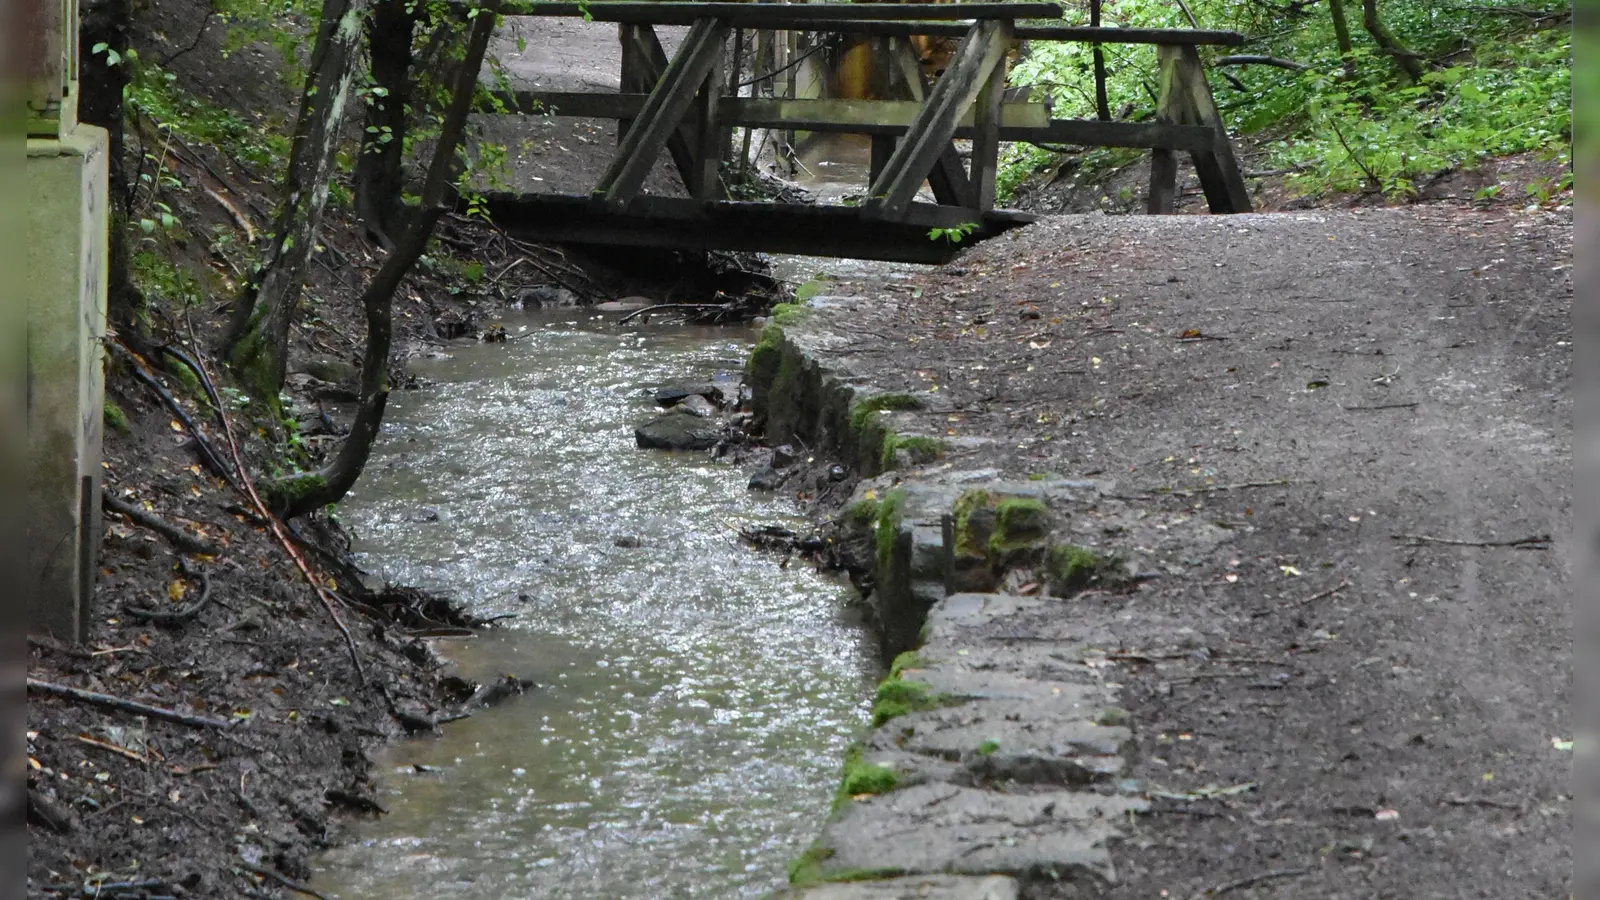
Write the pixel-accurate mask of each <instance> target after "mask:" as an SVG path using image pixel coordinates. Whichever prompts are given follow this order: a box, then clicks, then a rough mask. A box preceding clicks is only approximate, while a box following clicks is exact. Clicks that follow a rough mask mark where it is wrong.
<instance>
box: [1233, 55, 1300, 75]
mask: <svg viewBox="0 0 1600 900" xmlns="http://www.w3.org/2000/svg"><path fill="white" fill-rule="evenodd" d="M1211 64H1212V65H1213V66H1276V67H1277V68H1280V69H1289V70H1291V71H1294V72H1303V71H1305V70H1306V69H1309V68H1311V67H1310V66H1308V65H1306V64H1305V63H1303V62H1295V61H1294V60H1292V59H1283V58H1281V57H1277V56H1262V55H1258V54H1252V53H1243V54H1237V55H1234V56H1219V57H1217V58H1216V59H1214V60H1212V62H1211Z"/></svg>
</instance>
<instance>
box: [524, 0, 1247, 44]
mask: <svg viewBox="0 0 1600 900" xmlns="http://www.w3.org/2000/svg"><path fill="white" fill-rule="evenodd" d="M612 2H617V0H612ZM840 5H845V4H840ZM849 6H851V7H855V8H861V9H866V10H873V9H882V8H883V4H878V3H871V4H849ZM942 6H943V7H944V8H947V9H950V8H953V9H957V10H961V11H962V16H961V18H962V20H963V21H953V22H952V21H938V22H908V21H899V22H890V21H883V20H879V19H875V18H874V19H861V20H843V21H838V22H815V21H809V20H806V19H801V18H793V17H788V18H775V19H772V20H771V21H769V22H765V23H763V24H762V25H761V28H762V29H764V30H771V31H817V32H826V33H828V34H851V35H876V36H881V37H910V36H912V35H925V36H927V37H946V38H959V37H962V36H963V35H965V34H966V33H967V29H969V28H971V27H972V20H974V19H975V18H976V17H974V16H972V15H971V14H970V13H967V12H966V10H968V9H971V8H972V4H967V3H962V4H942ZM762 8H764V9H772V10H778V11H786V10H794V9H803V8H804V7H800V6H791V5H786V4H763V5H762ZM507 15H510V13H507ZM1018 18H1029V17H1024V16H1019V17H1018ZM747 27H748V26H747ZM1016 39H1017V40H1019V41H1041V42H1045V43H1083V44H1157V45H1166V44H1189V45H1197V46H1198V45H1206V46H1219V47H1238V46H1242V45H1243V44H1244V43H1245V36H1244V35H1243V34H1241V33H1239V32H1237V31H1205V30H1198V29H1189V28H1095V27H1093V26H1089V25H1018V26H1017V34H1016Z"/></svg>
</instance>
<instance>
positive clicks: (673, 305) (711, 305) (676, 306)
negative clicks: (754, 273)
mask: <svg viewBox="0 0 1600 900" xmlns="http://www.w3.org/2000/svg"><path fill="white" fill-rule="evenodd" d="M730 308H731V304H728V303H657V304H656V305H655V306H646V307H645V308H644V309H636V310H634V311H633V312H631V313H628V314H627V315H625V316H623V317H622V318H620V319H618V320H617V324H618V325H626V324H628V322H629V320H631V319H633V318H635V317H637V316H642V315H644V314H645V313H647V312H654V311H655V310H658V309H730Z"/></svg>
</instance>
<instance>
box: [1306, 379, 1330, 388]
mask: <svg viewBox="0 0 1600 900" xmlns="http://www.w3.org/2000/svg"><path fill="white" fill-rule="evenodd" d="M1327 386H1328V382H1326V381H1323V380H1321V379H1318V380H1316V381H1308V382H1306V390H1308V391H1314V390H1316V389H1317V388H1325V387H1327Z"/></svg>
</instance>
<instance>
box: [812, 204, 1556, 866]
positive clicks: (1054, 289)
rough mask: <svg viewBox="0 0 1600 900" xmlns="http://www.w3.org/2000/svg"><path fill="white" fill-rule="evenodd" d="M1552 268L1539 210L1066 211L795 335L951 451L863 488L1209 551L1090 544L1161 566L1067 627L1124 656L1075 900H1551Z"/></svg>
mask: <svg viewBox="0 0 1600 900" xmlns="http://www.w3.org/2000/svg"><path fill="white" fill-rule="evenodd" d="M1570 275H1571V217H1570V215H1568V214H1564V213H1562V214H1553V213H1542V212H1534V213H1526V212H1511V211H1499V212H1495V213H1493V214H1485V213H1481V212H1475V211H1471V210H1467V209H1463V208H1456V207H1443V206H1436V207H1429V208H1416V209H1408V210H1397V211H1384V210H1373V211H1364V212H1319V213H1300V214H1277V215H1262V216H1240V217H1229V218H1220V217H1219V218H1210V217H1194V218H1190V217H1104V216H1084V217H1063V218H1056V219H1049V220H1046V221H1044V222H1042V223H1040V224H1038V225H1035V226H1032V227H1029V228H1027V229H1024V230H1022V231H1020V232H1016V233H1014V234H1013V235H1008V236H1006V237H1004V238H1000V239H996V240H994V241H991V242H989V243H987V244H984V245H982V246H980V247H978V248H976V249H975V250H974V251H972V252H970V253H968V254H966V255H965V256H963V257H962V258H961V259H959V260H958V261H957V262H956V263H955V264H953V265H951V266H948V267H945V268H944V269H941V270H937V271H934V272H932V273H930V274H928V275H926V276H922V277H919V278H914V279H912V280H911V281H910V282H909V283H907V284H905V285H904V286H903V287H902V286H898V285H893V286H889V287H888V288H885V287H883V286H875V287H873V288H872V289H871V290H870V291H867V290H858V289H857V288H856V287H855V286H853V285H852V284H850V283H848V282H842V283H839V284H836V285H834V286H832V287H830V288H829V289H828V290H827V292H826V293H827V294H828V295H830V296H828V297H827V299H826V304H825V305H826V308H824V309H822V310H819V311H818V312H816V313H813V314H812V315H811V316H810V317H809V318H806V319H804V320H802V321H801V322H800V323H799V324H798V325H795V326H793V328H792V329H791V330H796V329H798V330H799V331H800V332H805V333H812V334H827V333H830V332H831V333H833V334H835V335H836V336H839V337H838V339H837V340H831V341H819V342H814V343H813V345H812V346H813V347H814V348H816V349H814V351H813V353H814V356H815V358H816V361H817V362H818V363H819V364H821V365H823V366H826V367H829V368H831V369H832V370H834V371H835V372H837V373H839V377H840V378H841V379H843V380H845V381H848V382H850V383H853V384H858V385H863V386H865V387H864V389H865V390H867V391H868V392H900V391H904V392H907V393H910V394H912V395H913V396H916V397H919V398H922V399H923V400H924V404H925V408H924V409H923V410H921V411H913V412H906V413H900V414H897V416H898V418H897V419H896V425H895V427H896V428H898V429H899V430H900V431H902V432H904V433H919V434H925V435H937V436H940V438H941V439H942V440H944V441H945V445H946V451H945V453H944V454H943V456H942V457H941V459H939V460H938V461H937V462H935V463H932V464H930V465H929V466H927V467H924V468H923V469H921V470H918V469H909V470H902V471H897V472H894V473H891V474H890V475H889V476H887V477H886V479H885V483H887V481H892V480H900V479H903V480H904V481H905V482H906V483H912V484H914V483H916V482H917V481H918V480H919V479H923V478H928V477H936V476H937V473H938V472H940V471H945V470H949V469H954V470H956V471H958V472H959V471H967V470H986V469H987V470H992V471H997V472H998V474H999V475H1000V476H1003V477H1010V478H1013V479H1018V480H1023V481H1025V480H1026V479H1028V478H1029V477H1041V476H1049V477H1059V478H1083V477H1088V478H1092V479H1095V480H1097V481H1099V482H1101V483H1102V487H1101V490H1102V491H1103V493H1102V494H1101V496H1102V498H1103V503H1104V504H1113V503H1115V504H1119V505H1120V504H1126V505H1127V507H1128V508H1131V509H1134V510H1143V511H1144V512H1143V513H1142V514H1141V515H1145V516H1148V517H1151V520H1152V521H1159V522H1163V523H1183V522H1187V523H1188V524H1186V525H1184V526H1183V528H1190V529H1198V528H1202V527H1203V528H1204V529H1205V531H1206V533H1208V534H1211V535H1212V536H1213V537H1214V542H1210V543H1208V542H1199V541H1194V542H1191V544H1190V549H1189V552H1184V551H1183V549H1182V547H1181V546H1180V547H1179V549H1178V551H1177V552H1176V553H1171V554H1167V553H1155V552H1148V553H1147V552H1146V550H1147V549H1148V548H1145V547H1142V546H1138V545H1136V543H1137V542H1131V543H1132V544H1134V545H1129V546H1123V545H1122V544H1123V543H1130V539H1129V538H1127V537H1125V536H1124V537H1119V536H1118V535H1116V534H1101V535H1090V539H1091V540H1092V541H1093V542H1094V543H1096V544H1097V545H1099V546H1102V547H1104V548H1105V549H1107V550H1112V551H1115V552H1118V553H1119V554H1121V555H1123V556H1124V557H1127V558H1133V559H1135V560H1138V559H1144V560H1145V566H1146V568H1147V570H1148V571H1147V572H1146V573H1145V574H1147V575H1150V576H1153V577H1151V578H1149V580H1146V581H1143V582H1142V583H1140V584H1139V585H1138V587H1137V589H1134V590H1131V591H1126V592H1091V593H1090V594H1086V595H1083V596H1082V597H1080V598H1079V599H1077V600H1073V601H1070V602H1069V604H1068V605H1066V606H1063V607H1061V608H1060V609H1059V613H1058V615H1060V616H1063V617H1066V618H1065V619H1063V620H1062V621H1063V622H1064V623H1071V622H1073V621H1079V620H1082V621H1093V622H1096V623H1100V625H1099V626H1097V627H1105V628H1109V631H1110V632H1111V633H1112V634H1113V635H1114V636H1115V637H1114V638H1113V639H1112V643H1111V646H1109V647H1107V648H1105V649H1107V650H1108V651H1109V652H1110V654H1111V655H1110V658H1109V663H1108V668H1107V676H1106V677H1107V678H1108V679H1109V680H1110V681H1112V682H1115V683H1116V685H1118V686H1120V689H1121V697H1122V701H1121V702H1122V703H1123V705H1124V706H1126V707H1128V708H1129V710H1130V712H1131V714H1132V721H1133V723H1134V734H1135V739H1136V750H1135V751H1134V752H1133V753H1131V754H1129V759H1130V760H1131V765H1130V766H1129V768H1128V770H1127V771H1126V772H1125V773H1124V776H1125V777H1128V778H1131V779H1132V780H1133V781H1132V784H1131V786H1133V787H1136V789H1137V790H1138V791H1139V792H1140V793H1141V795H1142V796H1144V797H1145V798H1147V799H1148V800H1149V802H1150V810H1149V812H1148V813H1146V814H1144V815H1141V816H1139V818H1138V824H1137V825H1136V826H1135V827H1133V828H1132V829H1131V830H1130V832H1129V833H1127V834H1126V835H1125V836H1124V837H1123V838H1122V839H1120V840H1119V841H1116V842H1115V843H1114V845H1113V849H1112V858H1113V861H1114V863H1115V867H1116V870H1117V874H1118V883H1117V884H1116V885H1115V886H1113V887H1108V888H1107V889H1106V890H1105V891H1103V892H1091V893H1092V895H1094V896H1109V897H1117V898H1134V897H1140V898H1144V897H1156V896H1170V897H1195V896H1202V895H1203V894H1205V893H1206V892H1209V891H1217V892H1220V891H1221V890H1222V889H1224V888H1225V889H1226V890H1227V893H1228V894H1229V895H1230V896H1237V897H1254V898H1266V897H1284V898H1288V897H1396V898H1420V897H1468V896H1471V897H1512V896H1545V897H1549V896H1564V895H1565V894H1566V893H1567V892H1568V883H1569V882H1568V876H1567V873H1568V872H1569V870H1570V856H1569V849H1568V847H1569V844H1568V836H1569V822H1570V798H1569V797H1568V794H1567V791H1568V788H1567V777H1568V771H1569V766H1570V763H1571V753H1570V749H1569V748H1570V745H1569V744H1565V743H1563V742H1565V741H1567V740H1569V739H1570V738H1571V737H1572V728H1573V725H1572V722H1571V719H1570V717H1569V714H1568V699H1569V694H1570V688H1571V675H1570V670H1571V651H1570V645H1569V642H1568V635H1567V626H1566V606H1565V597H1566V595H1567V592H1568V580H1569V577H1570V558H1569V552H1570V548H1569V544H1568V541H1567V535H1568V533H1569V532H1570V525H1571V481H1570V465H1571V431H1570V413H1571V394H1570V382H1569V366H1570V361H1571V347H1572V333H1571V327H1570V304H1571V277H1570ZM844 335H848V339H846V338H845V337H843V336H844ZM827 348H832V349H827ZM1157 527H1165V526H1164V525H1163V526H1157ZM1174 530H1175V531H1177V530H1179V529H1178V528H1177V525H1176V524H1174ZM1196 533H1198V532H1196ZM1538 536H1549V539H1548V540H1546V541H1536V542H1530V543H1525V544H1519V545H1517V546H1478V545H1476V544H1473V545H1461V544H1452V543H1448V542H1449V541H1466V542H1485V543H1502V542H1503V543H1510V542H1516V541H1522V540H1524V539H1529V538H1534V537H1538ZM1183 540H1188V539H1187V538H1184V539H1183ZM1108 622H1109V623H1111V624H1109V625H1106V624H1105V623H1108ZM1157 624H1159V625H1160V627H1153V626H1155V625H1157ZM1152 635H1154V637H1152ZM1152 641H1154V642H1155V643H1152ZM1129 786H1130V785H1129V783H1127V782H1123V787H1124V788H1127V787H1129ZM1019 874H1023V875H1025V876H1026V875H1029V874H1030V873H1027V872H1022V873H1019ZM1031 874H1032V875H1034V876H1036V875H1037V872H1034V873H1031ZM1024 885H1025V889H1024V895H1025V896H1036V897H1051V898H1068V897H1073V898H1076V897H1084V896H1090V895H1091V894H1086V893H1084V892H1083V891H1084V889H1085V887H1084V885H1082V884H1067V883H1061V884H1048V883H1044V882H1040V881H1037V880H1035V881H1027V880H1026V878H1025V879H1024Z"/></svg>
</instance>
